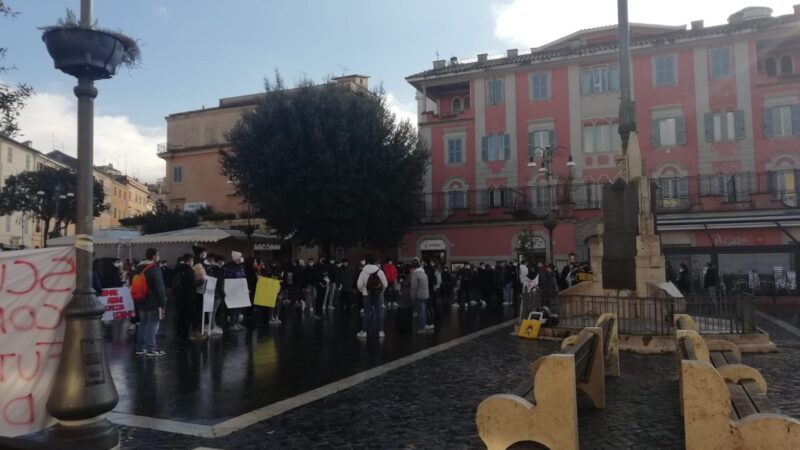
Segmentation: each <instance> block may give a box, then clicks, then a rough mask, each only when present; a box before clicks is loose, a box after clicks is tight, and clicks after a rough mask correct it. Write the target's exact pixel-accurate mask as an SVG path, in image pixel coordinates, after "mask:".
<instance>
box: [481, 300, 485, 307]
mask: <svg viewBox="0 0 800 450" xmlns="http://www.w3.org/2000/svg"><path fill="white" fill-rule="evenodd" d="M485 307H486V302H485V301H483V300H481V308H485Z"/></svg>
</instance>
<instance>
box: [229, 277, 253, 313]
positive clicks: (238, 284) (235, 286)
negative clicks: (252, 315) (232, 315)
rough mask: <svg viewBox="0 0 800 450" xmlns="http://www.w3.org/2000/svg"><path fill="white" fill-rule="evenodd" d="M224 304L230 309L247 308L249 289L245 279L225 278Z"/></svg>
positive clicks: (248, 305)
mask: <svg viewBox="0 0 800 450" xmlns="http://www.w3.org/2000/svg"><path fill="white" fill-rule="evenodd" d="M225 304H226V305H227V306H228V308H230V309H234V308H249V307H250V306H252V305H250V290H249V289H247V280H246V279H244V278H229V279H226V280H225Z"/></svg>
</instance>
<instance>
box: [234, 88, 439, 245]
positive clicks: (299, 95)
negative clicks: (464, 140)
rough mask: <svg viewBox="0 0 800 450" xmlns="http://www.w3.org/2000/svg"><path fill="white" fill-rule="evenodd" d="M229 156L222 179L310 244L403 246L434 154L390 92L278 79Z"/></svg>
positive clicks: (239, 131)
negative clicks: (397, 110) (397, 111)
mask: <svg viewBox="0 0 800 450" xmlns="http://www.w3.org/2000/svg"><path fill="white" fill-rule="evenodd" d="M265 84H266V91H267V94H266V95H265V96H264V98H263V101H261V102H260V103H259V104H258V105H257V106H256V108H255V109H254V110H252V111H251V112H248V113H246V114H244V116H243V117H242V119H241V121H240V122H239V123H238V124H237V126H236V127H234V129H233V130H231V132H230V133H229V135H228V140H229V142H230V144H231V149H230V150H221V151H220V157H221V162H222V166H223V173H224V174H226V175H228V176H229V177H230V178H231V179H232V180H233V181H234V183H235V185H236V187H237V190H238V192H239V193H240V194H241V195H242V196H243V197H244V198H245V199H246V201H249V202H250V204H251V206H252V207H253V209H254V210H255V214H257V215H259V216H260V217H263V218H264V219H266V220H267V223H268V224H269V226H270V227H272V228H273V229H275V230H276V231H277V232H278V233H279V234H281V235H284V236H290V235H291V236H293V239H294V240H295V241H296V242H297V243H298V244H301V245H306V246H312V245H320V246H322V247H323V248H324V249H325V250H326V251H329V250H330V249H331V247H332V246H334V245H337V246H351V245H359V244H360V245H365V246H373V247H379V248H384V247H387V246H394V245H396V244H398V243H399V242H400V241H401V239H402V237H403V234H404V233H405V231H406V230H407V229H408V227H410V226H411V225H412V224H413V223H414V222H415V220H416V219H417V212H418V208H417V205H418V200H419V194H420V192H421V190H422V177H423V174H424V172H425V170H426V165H427V161H428V150H427V148H426V146H425V145H424V143H423V142H422V141H420V140H419V139H418V136H417V131H416V129H415V128H414V127H413V126H412V125H411V124H410V123H409V122H408V121H397V119H396V118H395V116H394V114H393V113H392V112H391V111H390V109H389V107H388V105H387V101H386V97H385V95H384V94H383V92H382V91H381V90H378V91H368V90H366V89H361V88H354V89H351V88H348V87H346V86H343V85H339V84H336V83H325V84H322V85H317V86H315V85H313V83H312V82H311V81H305V82H302V83H300V85H298V86H297V87H296V88H294V89H287V88H285V87H284V86H283V83H282V81H281V79H280V76H279V75H276V77H275V81H274V82H270V81H267V82H266V83H265Z"/></svg>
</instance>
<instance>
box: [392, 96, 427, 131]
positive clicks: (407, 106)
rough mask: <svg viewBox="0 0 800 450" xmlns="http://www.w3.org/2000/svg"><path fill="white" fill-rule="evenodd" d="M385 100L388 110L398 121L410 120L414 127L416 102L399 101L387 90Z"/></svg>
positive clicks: (415, 123) (415, 125)
mask: <svg viewBox="0 0 800 450" xmlns="http://www.w3.org/2000/svg"><path fill="white" fill-rule="evenodd" d="M386 102H387V103H388V104H389V110H391V111H392V112H393V113H394V115H395V117H397V119H398V121H400V120H405V119H408V121H409V122H411V125H412V126H413V127H414V128H416V127H417V119H418V117H419V116H418V115H417V102H416V101H411V102H401V101H400V100H398V99H397V97H396V96H395V95H394V94H392V93H391V92H388V93H387V94H386Z"/></svg>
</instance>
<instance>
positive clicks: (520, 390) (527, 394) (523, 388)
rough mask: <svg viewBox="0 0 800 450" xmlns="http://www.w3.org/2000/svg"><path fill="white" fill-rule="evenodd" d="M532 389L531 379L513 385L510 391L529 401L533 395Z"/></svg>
mask: <svg viewBox="0 0 800 450" xmlns="http://www.w3.org/2000/svg"><path fill="white" fill-rule="evenodd" d="M532 391H533V380H527V381H523V382H522V383H520V384H519V385H517V387H515V388H514V389H513V390H512V391H511V393H512V394H514V395H516V396H517V397H522V398H524V399H525V400H528V401H531V400H532V399H533V396H532V395H531V392H532Z"/></svg>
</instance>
